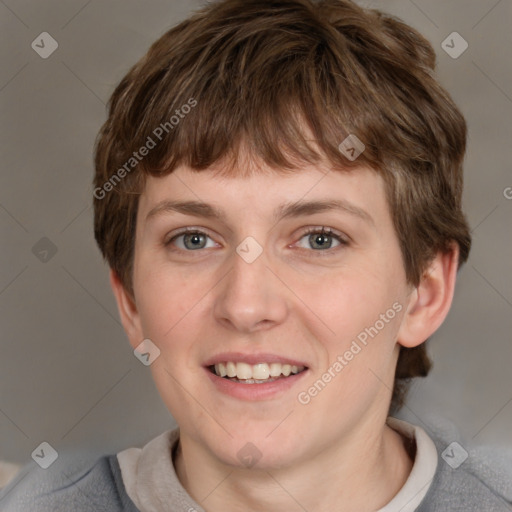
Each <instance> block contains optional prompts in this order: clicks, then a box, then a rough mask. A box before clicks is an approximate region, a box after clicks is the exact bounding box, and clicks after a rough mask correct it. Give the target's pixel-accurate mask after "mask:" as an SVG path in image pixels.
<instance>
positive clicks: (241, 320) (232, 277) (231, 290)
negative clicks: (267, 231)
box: [215, 237, 286, 331]
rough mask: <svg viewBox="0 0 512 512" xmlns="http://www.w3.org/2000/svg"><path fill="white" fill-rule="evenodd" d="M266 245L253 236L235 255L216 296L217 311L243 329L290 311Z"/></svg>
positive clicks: (255, 327)
mask: <svg viewBox="0 0 512 512" xmlns="http://www.w3.org/2000/svg"><path fill="white" fill-rule="evenodd" d="M268 264H269V261H268V258H267V254H266V252H265V250H264V248H263V247H262V246H261V245H260V244H259V243H258V242H257V241H256V240H255V239H254V238H252V237H247V238H246V239H244V240H243V241H242V242H241V243H240V244H239V245H238V246H237V248H236V251H235V252H234V253H233V255H232V267H231V271H230V272H228V274H227V275H226V280H225V281H224V285H223V286H222V287H221V288H220V291H219V294H218V296H217V297H216V303H215V315H216V317H217V319H218V320H219V321H221V322H224V323H226V322H228V323H229V324H230V325H231V326H232V327H235V328H236V329H238V330H241V331H252V330H255V329H257V328H258V326H261V325H266V324H270V323H276V322H280V321H282V320H283V318H284V316H285V315H286V301H285V297H284V296H283V294H282V290H281V291H280V290H279V284H278V282H277V281H278V280H276V277H275V276H274V274H273V273H272V272H271V271H270V270H269V268H267V267H268Z"/></svg>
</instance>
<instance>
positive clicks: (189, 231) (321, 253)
mask: <svg viewBox="0 0 512 512" xmlns="http://www.w3.org/2000/svg"><path fill="white" fill-rule="evenodd" d="M313 234H318V235H324V236H328V237H332V238H334V239H336V240H337V241H338V242H339V243H340V245H339V246H337V247H334V248H329V249H326V250H314V249H311V250H310V251H309V252H313V253H314V255H315V256H318V257H325V256H330V255H332V253H333V252H335V251H336V250H337V249H342V248H343V247H346V246H348V245H349V242H348V240H347V239H346V238H344V237H343V236H342V235H340V234H337V233H335V232H334V231H333V230H332V229H331V228H325V227H322V228H319V227H315V228H307V230H305V231H304V232H303V233H302V234H301V235H300V237H299V241H300V240H302V239H303V238H304V237H305V236H308V235H313ZM183 235H205V236H207V237H208V238H210V239H211V237H210V235H208V233H205V232H204V231H200V230H199V229H197V228H184V229H182V230H180V231H179V232H178V233H176V234H175V235H174V236H173V237H172V238H170V239H169V240H167V241H164V246H165V247H169V246H170V245H171V244H172V242H174V241H175V240H176V239H177V238H179V237H180V236H183ZM171 250H172V251H178V252H190V253H192V252H195V251H191V250H184V249H171ZM304 250H307V249H304ZM198 251H200V249H198ZM326 253H327V254H326Z"/></svg>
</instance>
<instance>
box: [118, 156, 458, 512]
mask: <svg viewBox="0 0 512 512" xmlns="http://www.w3.org/2000/svg"><path fill="white" fill-rule="evenodd" d="M251 165H253V166H254V167H253V168H254V169H255V170H258V169H259V170H268V169H266V168H265V166H264V164H261V163H260V164H257V163H254V162H253V163H252V164H251ZM212 170H214V169H212ZM324 199H342V200H344V201H348V202H350V204H352V205H354V206H356V207H358V208H360V209H362V210H364V211H365V212H366V213H367V214H368V215H369V216H370V217H371V219H372V221H370V222H367V221H365V220H364V219H362V218H360V217H358V216H356V215H354V214H352V213H349V212H347V211H343V210H332V211H325V212H321V213H315V214H313V215H307V216H301V217H297V218H289V219H283V220H280V221H277V222H276V221H274V220H273V218H272V215H273V213H274V209H275V208H276V207H278V206H279V205H281V204H282V203H285V202H295V201H299V200H300V201H312V200H324ZM163 200H195V201H203V202H206V203H209V204H212V205H214V206H217V207H218V208H220V209H222V210H223V212H224V213H225V216H226V221H225V222H221V221H219V220H215V219H212V218H205V217H197V216H191V215H184V214H182V213H176V212H166V213H161V214H159V215H155V216H153V217H152V218H151V220H149V221H147V222H146V216H147V214H148V212H150V211H151V210H152V209H153V208H154V207H155V205H157V204H158V203H159V202H161V201H163ZM187 226H190V227H194V228H197V230H200V231H202V232H203V233H205V235H207V237H206V238H204V239H202V240H200V242H199V246H200V247H203V248H200V249H195V250H192V249H190V247H194V244H193V243H192V242H191V241H190V238H189V240H188V241H186V240H185V238H186V237H183V236H181V237H179V238H177V239H175V240H174V241H173V242H171V244H170V245H167V246H165V244H164V242H166V241H168V240H170V239H171V238H172V237H173V235H174V234H175V233H176V232H177V230H178V229H179V228H183V227H187ZM309 227H311V228H318V229H319V230H320V228H322V227H326V228H331V229H332V230H333V231H334V233H335V234H340V235H341V236H342V237H343V239H344V240H345V241H346V242H348V243H347V244H340V243H339V242H338V241H337V240H336V239H335V238H334V237H333V238H330V237H327V240H326V241H325V239H324V246H325V248H320V249H318V236H315V235H313V236H312V237H310V236H309V235H305V234H304V231H305V230H306V229H307V228H309ZM248 236H251V237H253V238H254V239H255V240H256V241H257V242H258V243H259V245H260V246H261V247H262V248H263V253H262V254H261V255H260V256H259V257H258V258H257V259H256V260H255V261H254V262H252V263H247V262H246V261H244V259H242V258H241V257H240V256H239V255H238V254H237V253H236V251H235V249H236V248H237V246H238V245H239V244H240V243H241V242H242V241H243V240H244V239H245V238H246V237H248ZM311 238H313V240H312V239H311ZM185 242H186V243H187V245H186V246H185V245H184V243H185ZM315 242H316V243H317V244H316V245H315ZM196 244H197V241H196ZM320 245H321V242H320ZM319 253H321V254H320V255H319ZM457 258H458V250H457V247H456V246H454V247H453V250H452V251H451V252H449V253H447V254H438V255H437V257H436V258H435V259H434V260H433V262H432V264H431V266H430V268H429V269H428V270H427V272H425V275H424V277H423V279H422V281H421V283H420V284H419V286H418V287H413V286H411V285H410V284H408V283H407V282H406V278H405V270H404V266H403V260H402V256H401V252H400V248H399V244H398V239H397V236H396V233H395V231H394V227H393V224H392V220H391V214H390V210H389V206H388V204H387V201H386V198H385V193H384V182H383V180H382V178H381V177H380V176H379V175H377V174H376V173H375V172H373V171H372V170H370V169H367V168H365V167H360V168H357V169H356V170H354V171H351V172H339V171H334V170H330V169H329V167H328V164H327V163H324V164H322V165H315V166H311V165H304V166H302V167H301V169H300V170H298V171H297V172H295V173H293V174H290V175H282V174H278V173H272V172H255V173H253V174H251V175H250V176H245V177H242V176H241V175H237V177H230V178H221V177H220V176H217V175H215V173H213V172H210V170H207V171H202V172H200V173H197V172H193V171H191V170H190V169H187V168H186V167H179V168H178V169H176V170H175V171H174V172H173V173H172V174H170V175H168V176H165V177H163V178H149V179H148V181H147V184H146V187H145V190H144V192H143V194H142V195H141V197H140V202H139V211H138V216H137V225H136V238H135V260H134V274H133V287H134V294H133V297H132V296H131V295H130V294H129V293H127V292H126V290H125V289H124V288H123V286H122V285H121V283H120V281H119V279H118V277H117V276H116V275H115V273H113V272H111V284H112V288H113V290H114V294H115V296H116V299H117V302H118V307H119V311H120V315H121V319H122V321H123V325H124V328H125V330H126V332H127V335H128V338H129V340H130V343H131V345H132V347H133V348H135V347H137V346H138V345H139V344H140V342H141V341H142V340H143V339H145V338H149V339H151V340H152V341H153V342H154V343H155V344H156V345H157V346H158V348H159V349H160V351H161V354H160V357H158V358H157V359H156V360H155V361H154V362H153V363H152V365H151V366H150V368H151V372H152V374H153V378H154V380H155V383H156V386H157V388H158V390H159V392H160V394H161V396H162V399H163V400H164V402H165V404H166V405H167V407H168V409H169V411H170V412H171V413H172V415H173V417H174V418H175V419H176V421H177V423H178V425H179V426H180V446H179V450H178V452H177V456H176V458H175V460H174V465H175V468H176V472H177V475H178V478H179V480H180V481H181V483H182V485H183V486H184V487H185V489H186V490H187V492H188V493H189V494H190V495H191V496H192V497H193V498H194V499H195V500H196V501H197V502H198V503H200V504H201V506H202V507H203V508H204V509H205V510H207V511H208V512H217V511H219V512H220V511H224V510H226V504H227V503H229V510H230V511H242V510H243V511H247V510H251V511H268V510H287V511H295V510H297V511H299V510H301V511H302V510H304V509H305V510H307V511H309V512H314V511H321V510H340V504H342V508H343V510H344V511H358V512H364V511H374V510H377V509H378V508H380V507H382V506H384V505H385V504H386V503H388V502H389V501H390V500H391V499H392V498H393V497H394V496H395V495H396V493H397V492H398V491H399V490H400V488H401V487H402V486H403V484H404V482H405V481H406V480H407V477H408V475H409V473H410V471H411V468H412V461H411V460H410V458H409V456H408V454H407V452H406V450H405V448H404V445H403V442H402V438H401V436H400V435H399V434H398V433H397V432H395V431H394V430H392V429H391V428H390V427H388V426H387V425H386V417H387V412H388V407H389V402H390V398H391V390H392V387H393V377H394V370H395V366H396V361H397V357H398V351H399V347H400V345H403V346H408V347H413V346H416V345H419V344H420V343H422V342H423V341H424V340H425V339H427V338H428V337H429V336H430V335H431V334H432V333H433V332H434V331H435V330H436V329H437V328H438V327H439V325H440V324H441V323H442V322H443V320H444V318H445V317H446V315H447V313H448V310H449V308H450V305H451V301H452V297H453V290H454V285H455V276H456V270H457ZM394 303H398V304H400V305H401V306H402V309H401V311H400V312H399V313H397V314H396V316H395V317H394V318H393V319H391V320H389V321H388V322H387V323H386V325H385V327H384V328H383V329H381V330H380V331H379V333H378V335H376V336H375V337H374V338H372V339H370V340H369V342H368V344H367V346H365V347H364V348H363V349H362V350H361V351H360V352H359V353H358V354H357V356H355V357H354V358H353V359H352V360H351V361H350V362H349V363H348V364H347V365H346V366H345V367H344V368H343V370H342V371H341V372H339V373H338V374H337V375H336V377H335V378H333V379H332V380H331V382H329V383H328V384H327V385H326V386H325V388H324V389H323V390H322V391H321V392H320V393H318V394H317V395H316V396H315V397H313V398H312V399H311V401H310V402H309V403H308V404H307V405H303V404H301V403H299V401H298V400H297V395H298V393H299V392H301V391H307V389H308V388H309V387H310V386H311V385H312V384H313V383H314V382H315V381H317V380H318V379H319V378H321V376H322V374H323V373H324V372H326V371H327V370H328V368H329V367H332V365H333V363H334V361H336V358H337V357H338V356H339V355H343V354H344V353H345V351H346V350H348V349H349V347H350V345H351V343H352V341H353V340H354V339H356V337H357V335H358V334H359V333H361V332H362V331H364V329H365V328H367V327H370V326H373V325H374V324H375V322H376V320H378V319H379V315H381V314H383V313H386V311H387V310H388V309H389V308H391V307H392V305H393V304H394ZM225 351H238V352H243V353H257V352H270V353H276V354H278V355H281V356H288V357H291V358H294V359H299V360H302V361H305V362H306V363H307V366H308V374H307V376H305V377H304V378H302V379H301V381H300V384H297V385H295V386H293V387H292V388H291V389H290V390H288V391H287V392H285V393H282V394H281V395H279V396H276V397H274V398H270V399H266V400H257V401H247V400H241V399H238V398H233V397H230V396H227V395H225V394H222V393H220V392H219V391H218V390H217V388H216V387H215V386H214V385H213V384H212V383H211V382H210V380H209V378H208V376H207V375H206V374H205V370H204V368H203V364H204V363H205V361H206V359H207V358H210V357H211V356H213V355H215V354H218V353H220V352H225ZM247 442H251V443H252V444H254V445H255V446H256V447H257V448H258V450H259V452H261V454H262V455H261V458H260V459H259V460H258V461H257V463H256V464H255V465H254V466H253V467H252V468H249V469H248V468H245V467H244V466H243V464H242V463H241V462H240V461H239V459H238V458H237V453H238V451H239V450H240V449H241V448H242V447H244V445H246V443H247Z"/></svg>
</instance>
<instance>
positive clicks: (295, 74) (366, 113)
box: [94, 0, 471, 410]
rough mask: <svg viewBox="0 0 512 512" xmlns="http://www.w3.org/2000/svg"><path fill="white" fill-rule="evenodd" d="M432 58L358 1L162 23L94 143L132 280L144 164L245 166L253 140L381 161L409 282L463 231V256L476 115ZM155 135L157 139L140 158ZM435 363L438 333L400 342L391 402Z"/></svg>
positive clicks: (106, 252)
mask: <svg viewBox="0 0 512 512" xmlns="http://www.w3.org/2000/svg"><path fill="white" fill-rule="evenodd" d="M434 67H435V53H434V50H433V48H432V46H431V45H430V44H429V43H428V41H426V40H425V39H424V38H423V37H422V36H421V35H420V34H419V33H418V32H416V31H415V30H414V29H412V28H411V27H409V26H408V25H406V24H404V23H403V22H401V21H400V20H398V19H396V18H394V17H392V16H390V15H386V14H384V13H382V12H380V11H377V10H369V9H363V8H361V7H359V6H357V5H356V4H354V3H353V2H350V1H349V0H320V1H314V0H221V1H217V2H213V3H210V4H209V5H207V6H205V7H204V8H202V9H201V10H200V11H198V12H197V13H195V14H194V15H193V16H191V17H190V18H189V19H187V20H185V21H183V22H182V23H180V24H179V25H177V26H176V27H174V28H172V29H171V30H169V31H168V32H167V33H165V34H164V35H163V36H162V37H160V38H159V39H158V40H157V41H156V42H155V43H154V44H153V45H152V46H151V48H150V49H149V51H148V52H147V54H146V55H145V56H144V57H143V58H142V59H141V60H140V61H139V62H138V63H137V64H136V65H135V66H134V67H133V68H132V69H131V70H130V71H129V72H128V74H127V75H126V76H125V77H124V78H123V79H122V80H121V82H120V83H119V85H118V86H117V88H116V89H115V91H114V93H113V95H112V97H111V98H110V102H109V112H108V119H107V121H106V122H105V124H104V125H103V127H102V129H101V131H100V133H99V135H98V138H97V141H96V148H95V166H96V174H95V179H94V186H95V193H94V196H95V198H94V233H95V238H96V241H97V243H98V245H99V247H100V249H101V251H102V254H103V256H104V257H105V259H106V260H107V261H108V264H109V265H110V267H111V268H112V269H113V270H114V271H115V272H116V273H117V275H118V276H119V278H120V279H121V281H122V283H123V284H124V286H125V288H126V290H127V291H128V292H129V293H130V294H132V295H133V286H132V271H133V257H134V254H133V253H134V241H135V240H134V239H135V221H136V216H137V207H138V198H139V195H140V194H141V193H142V191H143V188H144V183H145V179H146V177H147V176H148V175H152V176H163V175H166V174H169V173H171V172H172V171H173V170H174V169H175V168H176V167H177V166H178V165H180V164H186V165H188V166H189V167H191V168H192V169H194V170H197V171H201V170H204V169H207V168H208V167H210V166H212V165H213V164H217V163H219V162H226V165H225V166H224V167H223V168H222V169H223V170H222V173H223V174H225V175H228V176H229V175H230V174H233V173H234V172H242V171H241V170H240V169H238V170H237V171H235V170H234V169H235V164H236V162H237V161H238V155H239V154H240V150H241V149H242V148H244V149H245V148H247V149H248V150H249V154H250V155H251V156H252V157H255V158H257V159H259V160H260V161H263V162H265V163H266V164H267V165H268V166H269V167H271V168H272V169H275V170H276V172H294V170H295V172H296V170H297V168H298V165H297V162H303V163H316V162H318V161H319V160H320V158H321V157H324V158H326V159H327V160H328V161H329V162H330V163H331V164H332V166H333V168H334V169H337V170H340V171H347V170H350V169H353V168H354V167H357V166H359V165H367V166H369V167H371V168H372V169H374V170H375V171H376V172H378V173H379V174H380V175H381V176H383V178H384V180H385V183H386V194H387V199H388V202H389V205H390V208H391V211H392V217H393V222H394V226H395V229H396V232H397V235H398V238H399V242H400V247H401V252H402V256H403V261H404V267H405V272H406V276H407V280H408V282H410V283H412V284H414V285H417V284H418V283H419V281H420V278H421V276H422V274H423V272H424V271H425V270H426V269H427V266H428V264H429V263H430V262H431V261H432V258H433V257H434V255H435V254H436V253H437V252H438V251H445V252H446V251H448V250H449V248H450V244H451V243H453V242H456V243H457V244H458V245H459V248H460V256H459V265H461V264H462V263H463V262H465V261H466V259H467V257H468V253H469V249H470V246H471V237H470V233H469V229H468V225H467V221H466V219H465V217H464V214H463V212H462V208H461V196H462V161H463V158H464V152H465V146H466V123H465V120H464V118H463V116H462V115H461V113H460V112H459V110H458V109H457V107H456V105H455V104H454V102H453V101H452V99H451V98H450V96H449V94H448V93H447V92H446V91H445V90H444V89H443V88H442V87H441V86H440V84H439V83H438V82H437V81H436V79H435V77H434V73H433V70H434ZM185 105H188V106H189V108H187V109H185ZM192 106H193V108H190V107H192ZM185 114H186V115H185ZM157 127H160V130H158V128H157ZM164 131H165V134H164ZM155 134H159V137H157V136H156V135H155ZM311 134H312V136H313V141H311ZM349 134H350V135H355V136H357V137H358V138H359V139H360V140H361V141H362V142H363V143H364V145H365V150H364V152H363V153H362V154H361V155H360V156H359V157H358V158H357V160H355V161H352V160H351V159H350V158H347V155H346V154H345V153H343V152H342V151H340V149H339V145H340V143H341V142H342V141H343V140H344V139H345V138H346V137H347V136H348V135H349ZM150 139H151V141H152V142H153V144H151V143H150V142H149V141H150ZM156 139H158V140H156ZM142 147H146V149H147V148H148V147H151V149H150V150H149V151H144V152H143V153H144V156H140V155H139V154H137V158H134V153H133V152H134V151H137V150H138V149H139V148H142ZM317 149H318V150H319V151H317ZM141 153H142V151H141ZM128 162H129V164H128ZM227 162H230V165H227ZM116 173H117V174H116ZM113 178H116V179H115V180H114V179H113ZM121 178H122V179H121ZM107 192H108V193H107ZM430 364H431V363H430V360H429V358H428V356H427V354H426V348H425V344H421V345H420V346H418V347H416V348H412V349H407V348H404V347H402V348H401V352H400V356H399V359H398V364H397V369H396V376H395V386H394V390H393V399H392V410H394V409H397V408H399V407H400V406H401V404H402V402H403V399H404V397H405V392H406V389H407V383H408V381H409V379H410V378H412V377H415V376H425V375H427V373H428V371H429V369H430Z"/></svg>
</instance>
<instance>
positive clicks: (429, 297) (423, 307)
mask: <svg viewBox="0 0 512 512" xmlns="http://www.w3.org/2000/svg"><path fill="white" fill-rule="evenodd" d="M458 260H459V246H458V245H457V244H453V245H452V246H451V250H450V251H448V252H439V253H437V255H436V257H435V258H434V260H433V261H432V262H431V264H430V266H429V268H428V269H427V270H426V271H425V273H424V274H423V277H422V278H421V281H420V283H419V285H418V286H417V287H416V288H415V289H414V290H413V291H412V293H411V295H410V298H409V304H408V307H407V310H406V313H405V315H404V318H403V320H402V324H401V326H400V329H399V331H398V338H397V339H398V343H399V344H400V345H402V346H404V347H409V348H412V347H416V346H418V345H420V344H421V343H423V342H424V341H425V340H426V339H427V338H428V337H429V336H431V335H432V334H433V333H434V332H435V331H436V330H437V329H438V328H439V326H440V325H441V324H442V323H443V321H444V319H445V318H446V316H447V315H448V312H449V311H450V307H451V304H452V300H453V293H454V291H455V280H456V277H457V267H458Z"/></svg>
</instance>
